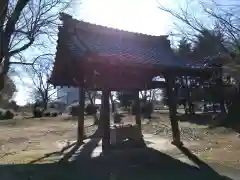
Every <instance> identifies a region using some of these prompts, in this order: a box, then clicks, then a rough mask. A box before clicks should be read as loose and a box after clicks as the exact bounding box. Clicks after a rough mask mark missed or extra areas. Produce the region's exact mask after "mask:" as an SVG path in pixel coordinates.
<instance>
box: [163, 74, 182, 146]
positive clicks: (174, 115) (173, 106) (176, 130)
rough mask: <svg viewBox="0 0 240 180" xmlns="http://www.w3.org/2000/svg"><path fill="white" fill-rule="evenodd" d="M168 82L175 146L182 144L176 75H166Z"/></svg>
mask: <svg viewBox="0 0 240 180" xmlns="http://www.w3.org/2000/svg"><path fill="white" fill-rule="evenodd" d="M165 80H166V83H167V96H168V106H169V116H170V121H171V127H172V135H173V141H172V144H173V145H175V146H182V145H183V143H182V142H181V137H180V130H179V125H178V120H177V96H176V93H175V92H174V91H175V88H174V87H175V77H174V76H173V75H171V74H167V75H166V76H165Z"/></svg>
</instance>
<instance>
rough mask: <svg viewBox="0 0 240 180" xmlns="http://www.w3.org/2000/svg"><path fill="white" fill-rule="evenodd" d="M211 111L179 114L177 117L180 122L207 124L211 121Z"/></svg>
mask: <svg viewBox="0 0 240 180" xmlns="http://www.w3.org/2000/svg"><path fill="white" fill-rule="evenodd" d="M212 118H213V113H201V114H193V115H189V114H179V115H178V119H179V121H181V122H189V123H192V124H197V125H205V126H209V125H211V124H212V123H213V120H212Z"/></svg>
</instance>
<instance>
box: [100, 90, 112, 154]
mask: <svg viewBox="0 0 240 180" xmlns="http://www.w3.org/2000/svg"><path fill="white" fill-rule="evenodd" d="M110 92H111V91H110V90H108V89H104V90H103V91H102V96H103V97H102V108H103V109H102V111H101V113H102V116H101V121H102V122H101V123H102V124H103V138H102V152H103V153H105V152H107V151H108V150H109V148H110V104H109V95H110Z"/></svg>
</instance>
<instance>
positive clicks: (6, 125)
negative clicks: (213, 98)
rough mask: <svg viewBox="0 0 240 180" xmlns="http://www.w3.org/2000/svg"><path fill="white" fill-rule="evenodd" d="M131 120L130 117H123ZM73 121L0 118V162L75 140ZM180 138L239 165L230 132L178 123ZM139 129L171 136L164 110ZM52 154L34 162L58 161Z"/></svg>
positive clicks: (214, 158) (29, 157)
mask: <svg viewBox="0 0 240 180" xmlns="http://www.w3.org/2000/svg"><path fill="white" fill-rule="evenodd" d="M123 121H124V122H126V123H133V122H134V118H133V117H131V116H126V117H125V118H124V120H123ZM92 123H93V120H92V117H86V119H85V126H86V127H85V132H86V134H87V135H91V134H92V133H93V132H94V131H95V130H96V127H95V126H91V125H92ZM76 126H77V124H76V121H75V120H63V119H62V118H61V117H56V118H39V119H21V118H17V119H14V120H8V121H1V122H0V164H11V163H21V164H24V163H28V162H30V161H33V160H36V159H38V158H40V157H42V156H44V155H46V154H48V153H51V152H55V151H59V150H60V149H61V148H62V147H63V146H64V145H63V144H66V143H67V141H74V140H76ZM180 126H181V134H182V138H183V139H184V140H185V141H187V142H196V143H195V144H197V145H194V146H190V147H189V148H190V150H192V151H193V152H194V153H196V154H198V155H199V156H200V157H201V158H203V159H204V160H206V161H208V162H214V163H218V164H225V165H228V164H229V166H233V165H234V166H236V165H240V163H239V161H240V144H239V138H238V137H237V135H236V133H234V132H231V131H230V132H228V131H227V132H226V131H223V130H221V129H208V128H207V127H206V126H203V125H196V124H191V123H188V122H182V123H180ZM143 132H144V133H148V134H155V136H158V137H161V138H167V139H169V141H170V140H171V128H170V122H169V118H168V114H167V113H163V114H159V113H158V114H155V115H154V117H153V119H152V121H151V122H150V123H149V122H148V120H144V121H143ZM60 158H61V155H59V154H56V155H54V156H51V157H49V158H46V159H43V160H41V161H39V162H38V163H43V162H44V163H49V162H55V161H58V160H59V159H60Z"/></svg>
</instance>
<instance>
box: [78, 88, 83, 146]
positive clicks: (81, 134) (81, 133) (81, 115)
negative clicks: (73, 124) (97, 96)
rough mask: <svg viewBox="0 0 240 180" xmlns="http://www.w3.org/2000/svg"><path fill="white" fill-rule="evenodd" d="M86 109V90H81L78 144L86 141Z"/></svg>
mask: <svg viewBox="0 0 240 180" xmlns="http://www.w3.org/2000/svg"><path fill="white" fill-rule="evenodd" d="M84 107H85V90H84V88H79V111H78V128H77V143H78V144H81V143H83V139H84Z"/></svg>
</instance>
